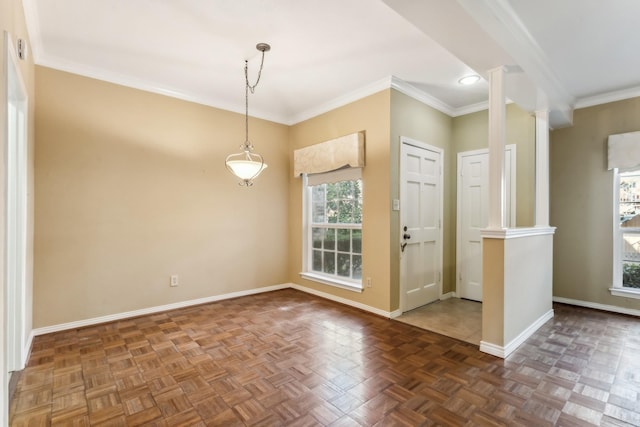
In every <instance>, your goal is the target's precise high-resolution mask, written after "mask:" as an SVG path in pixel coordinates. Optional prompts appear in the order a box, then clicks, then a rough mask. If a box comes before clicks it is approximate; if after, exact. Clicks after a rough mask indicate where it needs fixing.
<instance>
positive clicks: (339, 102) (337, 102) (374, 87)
mask: <svg viewBox="0 0 640 427" xmlns="http://www.w3.org/2000/svg"><path fill="white" fill-rule="evenodd" d="M392 78H393V77H391V76H390V77H385V78H383V79H380V80H378V81H375V82H373V83H371V84H368V85H366V86H363V87H361V88H358V89H356V90H353V91H351V92H348V93H346V94H344V95H341V96H338V97H337V98H334V99H332V100H330V101H327V102H325V103H323V104H320V105H318V106H316V107H312V108H309V109H308V110H305V111H302V112H300V113H297V114H294V115H292V116H290V117H288V118H287V120H285V121H282V122H279V123H283V124H285V125H289V126H293V125H295V124H297V123H300V122H304V121H305V120H309V119H311V118H313V117H316V116H319V115H320V114H324V113H326V112H329V111H332V110H335V109H336V108H339V107H343V106H345V105H347V104H351V103H352V102H355V101H358V100H360V99H362V98H365V97H367V96H369V95H373V94H374V93H378V92H380V91H383V90H385V89H389V88H390V87H391V79H392Z"/></svg>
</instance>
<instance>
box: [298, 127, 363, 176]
mask: <svg viewBox="0 0 640 427" xmlns="http://www.w3.org/2000/svg"><path fill="white" fill-rule="evenodd" d="M345 167H346V168H348V167H351V168H362V167H364V132H357V133H352V134H351V135H345V136H342V137H340V138H336V139H332V140H329V141H325V142H321V143H319V144H314V145H311V146H309V147H305V148H300V149H298V150H295V151H294V152H293V176H295V177H298V176H300V175H302V174H303V173H306V174H308V175H311V174H319V173H325V172H331V171H335V170H338V169H342V168H345Z"/></svg>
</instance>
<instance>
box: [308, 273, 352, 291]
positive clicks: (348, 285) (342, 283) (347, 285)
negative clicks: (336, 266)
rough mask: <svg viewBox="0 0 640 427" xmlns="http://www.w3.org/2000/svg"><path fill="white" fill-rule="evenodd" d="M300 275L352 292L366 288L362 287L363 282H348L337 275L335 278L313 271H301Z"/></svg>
mask: <svg viewBox="0 0 640 427" xmlns="http://www.w3.org/2000/svg"><path fill="white" fill-rule="evenodd" d="M300 277H302V278H303V279H307V280H311V281H314V282H318V283H322V284H324V285H329V286H335V287H336V288H341V289H346V290H348V291H352V292H358V293H362V291H363V290H364V289H363V288H362V282H360V283H359V284H358V283H354V282H348V281H346V280H340V279H338V278H337V277H336V278H334V277H329V276H323V275H321V274H315V273H311V272H301V273H300Z"/></svg>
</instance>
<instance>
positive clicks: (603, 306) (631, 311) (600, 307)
mask: <svg viewBox="0 0 640 427" xmlns="http://www.w3.org/2000/svg"><path fill="white" fill-rule="evenodd" d="M553 302H559V303H561V304H569V305H577V306H578V307H586V308H593V309H596V310H603V311H610V312H612V313H620V314H629V315H631V316H638V317H640V310H638V309H635V308H626V307H618V306H617V305H608V304H600V303H597V302H591V301H582V300H577V299H572V298H563V297H553Z"/></svg>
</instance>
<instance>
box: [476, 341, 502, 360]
mask: <svg viewBox="0 0 640 427" xmlns="http://www.w3.org/2000/svg"><path fill="white" fill-rule="evenodd" d="M480 351H481V352H483V353H487V354H490V355H492V356H496V357H499V358H501V359H504V358H505V357H506V356H505V353H504V347H502V346H499V345H496V344H491V343H490V342H486V341H480Z"/></svg>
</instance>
